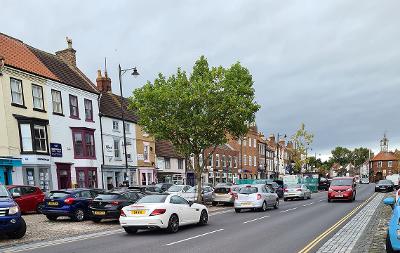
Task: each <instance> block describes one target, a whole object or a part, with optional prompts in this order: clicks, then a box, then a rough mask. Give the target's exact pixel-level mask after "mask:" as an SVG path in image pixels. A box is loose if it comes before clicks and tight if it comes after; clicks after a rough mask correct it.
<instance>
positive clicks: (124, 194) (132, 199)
mask: <svg viewBox="0 0 400 253" xmlns="http://www.w3.org/2000/svg"><path fill="white" fill-rule="evenodd" d="M143 196H144V194H143V193H141V192H139V191H134V190H120V191H111V192H106V193H102V194H99V195H97V196H96V197H95V198H94V200H93V202H92V204H90V205H89V209H90V213H91V219H92V220H93V221H94V222H96V223H97V222H101V220H102V219H118V218H119V215H120V213H121V209H122V208H123V207H125V206H128V205H132V204H134V203H136V201H138V200H139V199H141V198H142V197H143Z"/></svg>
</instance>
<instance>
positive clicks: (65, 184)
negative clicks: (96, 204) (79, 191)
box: [57, 163, 71, 189]
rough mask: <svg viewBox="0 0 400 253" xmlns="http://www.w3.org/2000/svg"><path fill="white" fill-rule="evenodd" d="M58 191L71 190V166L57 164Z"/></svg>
mask: <svg viewBox="0 0 400 253" xmlns="http://www.w3.org/2000/svg"><path fill="white" fill-rule="evenodd" d="M57 180H58V189H68V188H71V165H70V164H65V163H63V164H61V163H59V164H57Z"/></svg>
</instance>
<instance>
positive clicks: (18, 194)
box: [7, 185, 45, 213]
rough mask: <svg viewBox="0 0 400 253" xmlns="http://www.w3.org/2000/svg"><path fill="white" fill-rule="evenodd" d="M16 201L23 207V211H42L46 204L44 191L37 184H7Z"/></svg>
mask: <svg viewBox="0 0 400 253" xmlns="http://www.w3.org/2000/svg"><path fill="white" fill-rule="evenodd" d="M7 189H8V191H9V192H10V193H11V194H12V196H13V198H14V200H15V202H17V204H18V205H19V208H21V212H22V213H32V212H38V213H40V212H41V209H42V208H43V205H44V197H45V195H44V193H43V192H42V190H40V188H39V187H36V186H28V185H7Z"/></svg>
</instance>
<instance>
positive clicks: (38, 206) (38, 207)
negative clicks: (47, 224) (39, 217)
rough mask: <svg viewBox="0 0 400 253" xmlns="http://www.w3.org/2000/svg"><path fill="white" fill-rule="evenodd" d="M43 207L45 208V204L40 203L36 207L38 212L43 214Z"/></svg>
mask: <svg viewBox="0 0 400 253" xmlns="http://www.w3.org/2000/svg"><path fill="white" fill-rule="evenodd" d="M43 207H44V203H39V204H38V205H37V207H36V212H37V213H42V210H43Z"/></svg>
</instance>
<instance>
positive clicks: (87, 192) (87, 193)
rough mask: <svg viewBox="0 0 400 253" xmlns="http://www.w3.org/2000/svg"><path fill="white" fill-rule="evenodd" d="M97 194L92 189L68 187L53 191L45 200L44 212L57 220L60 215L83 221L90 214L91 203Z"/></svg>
mask: <svg viewBox="0 0 400 253" xmlns="http://www.w3.org/2000/svg"><path fill="white" fill-rule="evenodd" d="M96 196H97V192H96V191H93V190H92V189H66V190H57V191H51V192H50V193H49V195H48V196H47V197H46V198H45V200H44V203H45V205H44V207H43V209H42V213H43V214H44V215H46V217H47V219H49V220H52V221H55V220H57V218H58V217H60V216H68V217H71V218H72V219H73V220H74V221H83V220H85V219H86V218H88V217H89V216H90V212H89V204H90V203H91V202H92V201H93V199H94V198H95V197H96Z"/></svg>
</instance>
